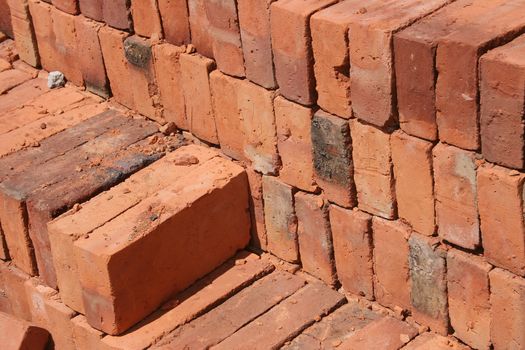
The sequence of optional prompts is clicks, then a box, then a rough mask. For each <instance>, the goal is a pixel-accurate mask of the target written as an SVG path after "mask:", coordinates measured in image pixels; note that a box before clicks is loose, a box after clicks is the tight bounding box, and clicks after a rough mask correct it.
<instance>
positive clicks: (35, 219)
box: [0, 112, 159, 287]
mask: <svg viewBox="0 0 525 350" xmlns="http://www.w3.org/2000/svg"><path fill="white" fill-rule="evenodd" d="M115 114H116V113H115V112H113V113H111V112H108V113H104V114H102V115H100V116H99V118H98V120H100V119H106V120H107V122H106V123H105V125H104V124H103V123H101V124H103V126H102V127H101V126H100V125H96V123H93V122H89V121H88V122H85V123H86V124H87V125H89V126H91V128H89V127H88V128H87V129H88V130H90V129H91V130H90V131H91V134H88V135H87V137H90V136H91V137H90V138H92V137H95V136H98V137H96V138H94V139H92V140H90V141H86V142H85V143H84V144H82V146H80V147H77V148H75V149H73V150H71V151H69V150H68V149H67V148H66V147H67V142H68V138H70V137H71V136H70V135H71V134H73V135H75V131H76V132H78V131H80V130H82V129H84V130H85V129H86V128H85V127H84V126H79V127H77V128H75V129H74V130H72V131H71V132H70V133H66V134H65V135H66V136H65V137H64V138H61V137H60V136H58V137H56V138H54V139H53V140H52V141H51V142H49V143H47V144H46V145H45V146H44V145H41V147H40V149H39V151H40V154H41V153H44V154H45V152H46V151H47V150H49V151H50V152H52V153H54V154H56V149H57V148H60V149H61V150H62V155H56V156H55V157H56V158H54V159H53V161H48V162H46V163H45V164H42V165H39V164H33V165H32V166H29V167H27V168H26V169H23V170H22V171H20V172H16V169H15V174H16V176H14V175H15V174H9V175H10V178H8V179H7V180H5V181H3V182H2V184H1V194H0V203H2V206H1V207H0V218H1V220H2V228H3V230H4V234H5V236H6V241H7V244H8V247H9V251H10V252H11V255H12V257H13V260H14V262H15V263H16V264H17V266H19V267H20V268H21V269H23V270H24V271H25V272H26V273H29V274H32V273H34V272H35V267H34V262H33V258H32V255H33V252H32V249H33V247H32V245H33V246H34V248H35V252H34V253H35V255H36V261H37V263H38V270H39V273H40V276H41V278H42V279H43V280H44V281H45V282H46V283H47V284H48V285H49V286H52V287H54V286H56V280H55V272H54V267H53V262H52V257H51V252H50V247H49V238H48V235H47V229H46V223H47V222H48V221H50V220H51V219H52V218H53V217H55V216H57V215H60V214H61V212H63V211H65V210H67V209H68V208H71V207H72V206H73V205H74V204H76V203H78V202H81V201H82V200H83V199H86V198H89V197H90V196H92V195H93V194H95V193H98V192H99V191H101V190H103V189H105V188H107V187H108V186H111V185H112V184H114V183H115V182H118V181H120V179H121V178H122V177H127V176H128V175H129V174H130V173H133V172H134V171H136V170H138V168H140V167H142V166H145V165H147V164H148V163H150V162H152V161H154V160H155V159H158V157H159V156H158V155H155V154H154V153H153V154H152V155H146V154H145V152H147V151H148V150H147V148H148V147H144V145H139V146H141V147H143V150H142V151H141V150H140V148H139V147H137V145H135V146H132V145H134V144H135V143H137V142H138V141H140V140H142V139H143V138H145V137H147V136H149V135H151V134H152V133H154V132H155V131H156V129H157V128H156V127H155V126H154V125H153V124H150V125H144V123H141V122H139V121H132V120H129V119H127V118H124V117H122V116H119V115H115ZM93 124H95V125H93ZM97 126H98V128H97ZM115 129H118V130H120V132H121V134H122V135H121V137H119V138H118V140H116V139H114V130H115ZM64 139H65V140H64ZM110 139H113V141H112V142H111V143H109V140H110ZM69 140H71V139H69ZM72 141H73V142H74V141H77V142H78V136H77V137H76V139H75V138H73V140H72ZM69 142H71V141H69ZM73 145H75V142H74V143H73ZM109 145H110V146H109ZM152 147H153V146H150V147H149V148H152ZM64 148H66V149H65V150H64ZM68 151H69V152H68ZM93 152H96V153H97V154H98V155H99V156H100V157H103V159H100V158H95V157H93V156H92V154H93ZM111 154H113V155H111ZM26 155H29V156H30V157H31V153H30V151H28V153H26V154H18V153H17V154H14V155H13V156H12V157H11V158H3V161H5V162H6V163H7V164H9V162H11V161H13V162H15V163H16V162H17V161H20V160H24V157H26ZM86 156H87V157H86ZM86 158H88V159H86ZM80 159H82V161H79V160H80ZM79 168H80V169H83V172H82V176H80V175H79V171H78V169H79ZM57 177H61V180H60V181H57V180H56V178H57ZM43 185H46V186H43ZM57 198H60V200H57ZM29 238H30V239H29Z"/></svg>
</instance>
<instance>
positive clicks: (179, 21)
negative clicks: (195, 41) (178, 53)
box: [158, 0, 191, 45]
mask: <svg viewBox="0 0 525 350" xmlns="http://www.w3.org/2000/svg"><path fill="white" fill-rule="evenodd" d="M158 5H159V12H160V16H161V19H162V28H163V30H164V38H165V39H166V41H167V42H168V43H170V44H174V45H184V44H189V43H190V42H191V34H190V22H189V14H188V3H187V1H186V0H158Z"/></svg>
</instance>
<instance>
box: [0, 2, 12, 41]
mask: <svg viewBox="0 0 525 350" xmlns="http://www.w3.org/2000/svg"><path fill="white" fill-rule="evenodd" d="M0 12H1V13H2V14H3V15H2V17H1V18H0V31H1V32H4V33H5V34H7V35H10V36H11V35H12V34H13V28H12V26H11V22H10V21H9V14H10V10H9V6H8V3H7V1H6V0H1V1H0Z"/></svg>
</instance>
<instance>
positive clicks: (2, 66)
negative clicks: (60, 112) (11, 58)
mask: <svg viewBox="0 0 525 350" xmlns="http://www.w3.org/2000/svg"><path fill="white" fill-rule="evenodd" d="M12 68H13V66H12V65H11V63H9V62H8V61H6V60H4V59H3V58H0V72H5V71H6V70H9V69H12Z"/></svg>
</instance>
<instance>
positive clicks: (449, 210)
mask: <svg viewBox="0 0 525 350" xmlns="http://www.w3.org/2000/svg"><path fill="white" fill-rule="evenodd" d="M432 154H433V157H434V163H433V167H434V181H435V183H434V186H435V187H434V191H435V196H436V218H437V225H438V233H439V236H440V237H442V238H444V239H446V240H447V241H449V242H451V243H454V244H457V245H459V246H461V247H463V248H467V249H475V248H476V247H477V246H479V245H480V237H479V219H478V208H477V200H476V197H477V189H476V182H477V181H476V168H477V165H476V163H475V154H474V153H472V152H468V151H464V150H461V149H459V148H456V147H453V146H447V145H445V144H438V145H437V146H436V147H434V150H433V152H432Z"/></svg>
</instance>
